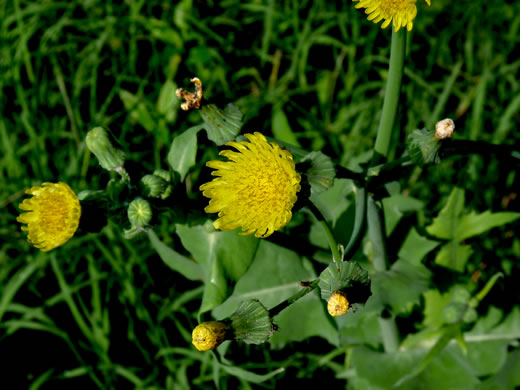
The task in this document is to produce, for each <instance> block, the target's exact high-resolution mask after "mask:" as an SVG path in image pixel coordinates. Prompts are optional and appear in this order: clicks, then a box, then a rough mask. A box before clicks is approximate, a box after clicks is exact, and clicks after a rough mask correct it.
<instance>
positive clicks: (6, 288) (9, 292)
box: [0, 252, 48, 319]
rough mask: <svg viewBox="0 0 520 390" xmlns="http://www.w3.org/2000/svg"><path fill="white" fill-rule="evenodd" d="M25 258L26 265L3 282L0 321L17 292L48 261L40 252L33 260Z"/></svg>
mask: <svg viewBox="0 0 520 390" xmlns="http://www.w3.org/2000/svg"><path fill="white" fill-rule="evenodd" d="M27 258H28V261H27V264H25V265H24V266H23V267H22V268H20V269H19V270H18V271H17V272H16V273H15V274H14V275H12V276H11V277H10V278H9V279H7V281H3V283H5V284H4V285H3V286H2V288H1V289H0V292H1V293H2V294H1V297H0V319H1V318H2V317H3V315H4V313H5V311H6V310H7V306H8V305H9V304H10V303H11V301H12V299H13V297H14V296H15V294H16V293H17V292H18V290H19V289H20V288H21V287H22V286H23V284H24V283H25V282H26V281H27V279H29V278H30V276H31V275H32V274H33V273H34V272H35V271H36V270H37V269H38V268H42V267H43V265H44V264H45V263H46V262H47V259H48V258H47V256H45V255H44V254H43V253H41V252H39V253H38V254H37V255H36V256H35V258H34V259H33V258H31V256H27Z"/></svg>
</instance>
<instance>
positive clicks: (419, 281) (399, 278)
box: [371, 259, 431, 314]
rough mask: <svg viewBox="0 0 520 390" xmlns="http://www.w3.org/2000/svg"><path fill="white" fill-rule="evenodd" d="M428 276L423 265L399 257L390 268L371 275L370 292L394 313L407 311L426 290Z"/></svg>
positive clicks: (429, 273) (428, 272)
mask: <svg viewBox="0 0 520 390" xmlns="http://www.w3.org/2000/svg"><path fill="white" fill-rule="evenodd" d="M430 277H431V272H430V270H428V268H426V267H425V266H423V265H421V264H413V263H410V262H408V261H405V260H402V259H400V260H398V261H397V262H396V263H394V264H393V265H392V268H390V270H387V271H382V272H377V273H376V274H374V275H373V276H372V287H371V288H372V293H373V295H374V298H376V299H377V300H378V301H379V302H380V303H381V304H383V305H389V306H391V307H392V310H393V313H394V314H398V313H402V312H407V311H409V310H410V309H411V307H412V306H413V305H414V304H416V303H418V302H419V298H420V296H421V294H422V293H423V292H424V291H426V290H427V288H428V283H429V281H430Z"/></svg>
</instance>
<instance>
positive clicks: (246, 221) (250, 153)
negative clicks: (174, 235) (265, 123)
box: [200, 133, 301, 237]
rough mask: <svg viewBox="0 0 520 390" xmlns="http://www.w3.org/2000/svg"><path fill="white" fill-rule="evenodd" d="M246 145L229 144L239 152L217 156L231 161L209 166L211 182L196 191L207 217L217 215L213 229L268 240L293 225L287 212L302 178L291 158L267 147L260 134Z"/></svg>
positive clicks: (225, 151) (213, 163)
mask: <svg viewBox="0 0 520 390" xmlns="http://www.w3.org/2000/svg"><path fill="white" fill-rule="evenodd" d="M245 137H246V138H247V139H248V140H249V142H248V141H243V142H228V143H227V144H226V145H228V146H232V147H233V148H235V149H236V150H237V152H235V151H232V150H223V151H221V152H220V153H219V154H220V155H221V156H224V157H227V158H228V159H229V160H231V161H210V162H208V163H207V164H206V165H207V166H208V167H210V168H213V169H216V171H213V172H212V175H213V176H218V177H217V178H215V179H213V181H211V182H209V183H206V184H203V185H202V186H200V190H201V191H203V192H202V194H203V195H204V196H206V197H208V198H211V200H210V201H209V206H208V207H206V208H205V210H206V212H207V213H217V212H218V216H219V218H218V219H217V220H216V221H215V222H213V226H214V227H215V229H220V230H233V229H236V228H238V227H241V228H242V230H243V231H244V232H245V233H242V234H253V233H255V236H256V237H268V236H270V235H271V234H272V233H273V232H274V231H276V230H279V229H281V228H282V227H284V226H285V225H287V223H289V221H290V220H291V217H292V213H291V209H292V207H293V206H294V203H295V202H296V199H297V197H296V193H297V192H298V191H300V188H301V187H300V180H301V178H300V175H299V174H298V173H297V172H296V170H295V167H294V161H293V157H292V155H291V153H289V152H288V151H287V150H284V149H282V148H280V146H278V145H277V144H275V143H269V142H267V140H266V139H265V137H264V136H263V135H262V134H260V133H254V134H245Z"/></svg>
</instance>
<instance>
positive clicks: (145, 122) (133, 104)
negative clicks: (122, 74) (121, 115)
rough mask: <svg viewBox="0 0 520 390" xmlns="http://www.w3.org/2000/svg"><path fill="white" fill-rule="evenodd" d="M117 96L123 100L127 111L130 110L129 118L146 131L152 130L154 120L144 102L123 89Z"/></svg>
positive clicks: (153, 128)
mask: <svg viewBox="0 0 520 390" xmlns="http://www.w3.org/2000/svg"><path fill="white" fill-rule="evenodd" d="M119 97H120V98H121V100H122V101H123V105H124V106H125V109H126V110H127V111H130V118H131V119H132V120H133V121H136V122H137V123H139V124H140V125H141V126H143V127H144V128H145V129H146V130H147V131H150V132H153V131H154V130H155V128H156V126H155V124H156V122H155V120H154V119H153V117H152V115H151V114H150V112H149V111H148V107H147V106H146V103H145V102H144V101H142V100H141V99H140V98H139V97H138V96H136V95H134V94H132V93H130V92H128V91H125V90H124V89H122V90H120V91H119Z"/></svg>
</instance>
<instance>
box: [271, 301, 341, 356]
mask: <svg viewBox="0 0 520 390" xmlns="http://www.w3.org/2000/svg"><path fill="white" fill-rule="evenodd" d="M327 316H328V314H327V309H326V304H324V303H323V301H322V300H321V299H319V298H318V294H317V292H312V293H310V294H307V295H306V296H305V297H303V298H302V299H300V300H298V301H296V303H293V304H292V305H290V306H289V307H288V308H287V309H285V310H284V311H283V312H282V313H281V314H279V315H278V316H276V317H275V320H274V323H275V324H276V325H277V326H278V328H279V329H278V331H277V332H275V334H274V335H273V337H271V340H270V344H271V346H272V347H273V348H275V349H282V348H283V347H284V346H285V345H286V344H287V343H288V342H295V341H303V340H307V339H308V338H310V337H312V336H320V337H322V338H324V339H326V340H327V341H328V342H329V343H331V344H332V345H336V346H337V345H338V344H339V339H338V332H337V330H336V328H335V327H334V325H333V324H332V323H331V321H330V320H329V318H327Z"/></svg>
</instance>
